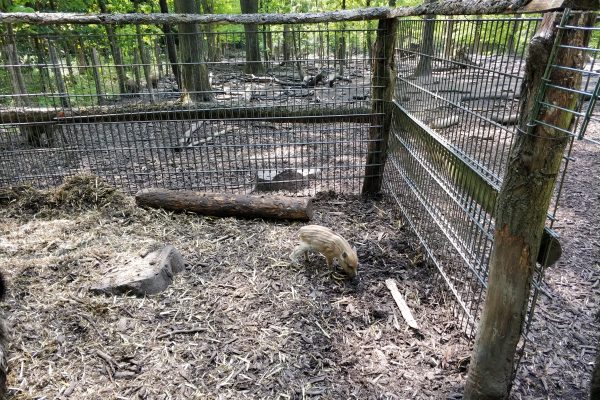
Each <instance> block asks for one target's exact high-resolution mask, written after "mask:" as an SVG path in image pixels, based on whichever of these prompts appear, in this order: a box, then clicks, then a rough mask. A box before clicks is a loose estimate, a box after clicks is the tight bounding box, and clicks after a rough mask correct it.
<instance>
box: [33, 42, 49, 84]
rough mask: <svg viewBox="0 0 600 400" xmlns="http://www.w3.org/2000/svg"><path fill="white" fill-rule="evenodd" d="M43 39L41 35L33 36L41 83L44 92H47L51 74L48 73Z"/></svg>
mask: <svg viewBox="0 0 600 400" xmlns="http://www.w3.org/2000/svg"><path fill="white" fill-rule="evenodd" d="M42 46H43V45H42V41H41V39H40V38H39V37H37V36H34V37H33V47H34V48H35V54H36V58H37V64H38V70H39V72H40V83H41V85H40V86H41V88H42V90H43V91H44V92H46V91H47V90H48V89H47V85H48V84H49V83H50V75H48V70H47V66H46V57H45V56H44V49H43V47H42Z"/></svg>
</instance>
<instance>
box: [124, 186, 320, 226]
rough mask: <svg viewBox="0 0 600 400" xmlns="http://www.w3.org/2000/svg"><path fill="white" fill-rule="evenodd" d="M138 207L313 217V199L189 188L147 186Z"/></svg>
mask: <svg viewBox="0 0 600 400" xmlns="http://www.w3.org/2000/svg"><path fill="white" fill-rule="evenodd" d="M135 201H136V204H137V205H138V206H141V207H152V208H163V209H165V210H171V211H191V212H194V213H198V214H203V215H214V216H218V217H241V218H267V219H288V220H300V221H308V220H310V219H311V218H312V215H313V210H312V200H311V199H310V198H298V197H278V196H247V195H234V194H226V193H202V192H192V191H189V190H180V191H171V190H167V189H144V190H141V191H139V192H137V193H136V195H135Z"/></svg>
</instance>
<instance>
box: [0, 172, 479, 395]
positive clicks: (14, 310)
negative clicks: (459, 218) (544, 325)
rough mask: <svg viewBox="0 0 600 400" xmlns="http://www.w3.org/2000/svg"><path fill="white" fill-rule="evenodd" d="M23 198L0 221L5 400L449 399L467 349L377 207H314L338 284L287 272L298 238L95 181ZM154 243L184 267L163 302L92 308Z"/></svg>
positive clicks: (288, 230) (411, 249)
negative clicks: (116, 274) (167, 247)
mask: <svg viewBox="0 0 600 400" xmlns="http://www.w3.org/2000/svg"><path fill="white" fill-rule="evenodd" d="M36 193H37V192H33V191H24V192H23V193H21V199H20V200H16V201H14V202H13V203H11V204H9V205H6V204H5V205H4V206H2V207H1V208H0V221H1V222H0V232H1V233H0V235H1V236H0V262H1V264H2V265H3V270H4V272H5V273H6V275H7V277H8V281H9V288H10V290H9V295H8V299H7V301H6V302H5V304H4V305H3V311H4V314H5V315H6V317H7V319H8V323H9V325H10V331H11V345H10V350H9V351H10V360H9V366H10V372H9V378H8V386H9V388H10V393H11V396H12V397H11V398H14V399H33V398H36V399H39V398H67V397H68V398H73V399H108V398H114V399H117V398H127V399H130V398H131V399H165V398H173V399H175V398H177V399H182V398H230V399H241V398H274V399H275V398H281V399H286V398H287V399H292V398H294V399H296V398H297V399H299V398H321V399H384V398H385V399H387V398H389V399H409V398H410V399H432V398H447V397H451V398H457V397H459V395H458V393H459V392H460V390H461V385H462V382H463V381H464V377H465V372H466V367H467V363H468V356H469V342H468V340H466V338H465V337H464V335H463V334H462V333H461V331H460V330H459V329H458V328H457V326H456V325H455V323H453V322H452V317H451V315H449V313H448V311H447V309H448V308H447V307H446V303H445V300H444V299H445V298H447V295H446V294H445V292H444V291H443V290H441V289H442V286H441V285H440V284H439V282H438V281H437V280H436V272H435V270H434V269H432V268H431V267H430V266H429V265H428V263H427V262H426V261H425V260H424V256H423V254H422V253H421V252H419V251H418V250H416V249H418V248H419V246H418V243H417V242H416V240H415V238H414V236H413V235H412V234H411V233H410V231H409V230H408V228H407V227H405V226H404V225H403V222H402V219H401V218H400V216H399V215H397V214H396V213H395V212H394V211H393V210H394V207H393V206H392V204H391V203H389V202H388V201H386V200H385V199H382V200H377V201H375V200H364V199H361V198H359V197H354V196H340V195H334V194H332V193H325V194H320V195H318V196H317V200H316V202H315V210H316V212H315V218H314V222H315V223H319V224H322V225H326V226H329V227H331V228H333V229H335V230H336V231H337V232H339V233H341V234H342V235H344V236H345V237H346V238H347V239H348V240H349V241H350V242H351V243H352V244H354V245H356V247H357V249H358V255H359V258H360V262H361V265H360V268H359V279H358V280H356V281H347V280H345V279H344V277H343V275H341V274H339V273H334V274H331V273H330V272H328V270H327V268H326V264H325V260H324V258H323V257H321V256H319V255H316V254H315V255H311V257H310V260H309V262H305V263H303V264H302V265H292V264H291V263H290V260H289V258H288V255H289V253H290V252H291V250H292V249H293V247H294V246H295V245H296V244H297V239H296V232H297V230H298V228H299V227H300V226H302V225H303V224H301V223H290V222H281V221H279V222H278V221H264V220H239V219H235V218H212V217H203V216H197V215H192V214H172V213H167V212H164V211H160V210H142V209H138V208H135V206H133V204H132V200H131V198H129V197H126V196H125V197H124V198H121V196H120V195H119V194H118V193H115V192H113V191H111V190H110V188H107V187H105V186H104V185H103V184H102V183H101V182H99V181H96V180H95V179H93V178H92V179H89V180H87V181H86V179H81V181H79V183H78V184H75V185H71V186H69V187H67V188H66V189H65V188H64V187H63V188H62V189H59V190H58V193H59V194H58V195H57V194H54V195H52V196H53V197H51V198H50V200H48V196H44V195H40V194H39V193H37V194H36ZM156 242H158V243H165V242H167V243H171V244H173V245H175V246H176V247H177V248H178V249H179V250H180V251H181V252H182V254H183V255H184V257H185V259H186V261H187V263H188V265H187V269H186V270H185V271H184V272H183V273H181V274H179V275H177V276H176V278H175V281H174V283H173V285H171V286H170V287H169V288H168V289H167V290H166V291H165V292H163V293H161V294H159V295H156V296H150V297H147V298H135V297H127V296H116V297H105V296H97V295H92V294H91V293H90V292H89V287H90V286H91V285H92V284H93V283H94V282H95V281H97V280H98V279H99V278H100V277H101V275H102V271H104V270H105V269H106V268H107V267H108V266H109V265H114V263H118V262H119V260H120V259H121V260H122V259H123V258H124V257H126V256H128V255H135V254H138V253H139V252H140V251H141V249H143V248H144V247H146V246H151V245H152V244H153V243H156ZM387 278H394V279H395V280H396V281H397V282H398V287H399V289H400V292H401V293H402V294H403V295H404V297H405V299H406V301H407V303H408V305H409V307H410V308H411V309H412V311H413V313H414V316H415V318H416V320H417V322H418V324H419V326H420V329H419V331H414V330H411V329H410V328H408V327H407V326H406V323H405V322H404V320H403V319H402V317H401V315H400V313H399V311H398V309H397V307H396V305H395V303H394V301H393V299H392V297H391V295H390V293H389V291H388V289H387V288H386V286H385V284H384V281H385V279H387Z"/></svg>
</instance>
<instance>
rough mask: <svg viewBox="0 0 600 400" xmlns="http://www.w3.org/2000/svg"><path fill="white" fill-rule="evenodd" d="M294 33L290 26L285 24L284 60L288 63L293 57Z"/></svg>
mask: <svg viewBox="0 0 600 400" xmlns="http://www.w3.org/2000/svg"><path fill="white" fill-rule="evenodd" d="M292 40H293V38H292V33H291V32H290V26H289V25H288V24H285V25H284V26H283V62H284V64H287V63H288V62H290V60H291V59H292V57H291V54H292V46H293V44H292Z"/></svg>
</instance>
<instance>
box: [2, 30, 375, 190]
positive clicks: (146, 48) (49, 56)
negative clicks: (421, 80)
mask: <svg viewBox="0 0 600 400" xmlns="http://www.w3.org/2000/svg"><path fill="white" fill-rule="evenodd" d="M370 25H374V23H373V22H369V23H364V22H363V23H360V25H356V24H354V25H353V24H351V23H343V24H334V23H332V24H314V25H309V26H292V27H287V26H286V27H281V26H279V27H275V26H265V27H262V28H260V29H258V28H257V30H255V31H249V32H244V29H243V27H242V26H239V25H227V26H225V27H224V28H223V29H222V30H221V31H218V32H217V31H214V30H213V28H211V27H209V26H206V27H204V30H203V31H194V32H182V30H183V28H182V27H180V29H179V30H180V32H179V33H177V39H178V46H179V47H178V49H177V51H176V53H175V55H174V56H173V57H172V58H171V59H170V58H169V51H170V50H171V49H170V48H169V40H170V39H173V37H170V36H168V35H167V36H166V35H164V34H163V32H160V31H159V29H158V27H156V26H151V25H141V26H140V25H135V26H132V25H125V26H119V27H112V28H111V29H110V33H107V32H106V31H105V29H104V28H103V27H101V26H95V27H92V26H85V25H84V26H79V25H74V26H63V25H57V26H53V25H50V26H35V25H34V26H22V25H21V26H20V25H15V24H13V25H4V26H3V27H2V28H3V30H4V32H5V35H4V43H3V44H2V53H3V65H2V66H0V107H1V114H0V148H1V149H2V152H1V155H0V186H7V185H15V184H20V183H27V184H33V185H35V186H38V187H49V186H53V185H56V184H59V183H60V182H62V180H63V179H64V178H65V177H68V176H71V175H74V174H77V173H80V172H81V171H87V172H91V173H94V174H96V175H98V176H101V177H103V178H104V179H106V180H108V181H109V182H111V183H113V184H115V185H117V186H119V187H122V188H124V189H125V190H127V191H129V192H132V193H134V192H135V191H137V190H139V189H142V188H145V187H157V186H158V187H167V188H171V189H196V190H208V191H228V192H236V193H249V192H254V191H279V190H287V191H288V192H289V191H292V192H293V193H295V194H298V195H309V194H314V193H315V192H317V191H322V190H336V191H339V192H357V191H359V190H360V184H361V183H362V179H363V178H364V173H365V172H364V171H365V159H366V149H367V145H368V140H369V139H368V131H369V128H371V127H372V120H373V118H372V116H373V113H372V110H371V106H370V105H371V102H370V98H369V93H370V90H371V85H370V82H371V78H372V76H371V64H372V62H373V57H372V55H371V54H370V52H369V46H370V45H369V43H371V42H372V41H373V40H374V38H375V36H376V33H377V32H376V28H372V27H370ZM32 31H34V32H35V33H32ZM248 37H254V38H257V39H259V41H260V55H261V56H262V57H259V58H262V61H261V62H257V63H255V64H250V63H246V62H245V51H244V49H245V45H246V43H247V42H248ZM173 41H174V40H173ZM186 43H187V44H186ZM173 45H174V44H173ZM196 46H197V47H196ZM200 55H201V56H202V57H200ZM173 58H175V59H173ZM249 67H250V68H249ZM194 74H196V75H197V76H196V75H194ZM186 75H189V76H190V77H186ZM182 79H184V80H185V79H187V80H188V81H190V82H187V84H186V87H185V88H182V87H181V84H182V81H181V80H182ZM203 80H207V82H203ZM182 89H185V90H182Z"/></svg>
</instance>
